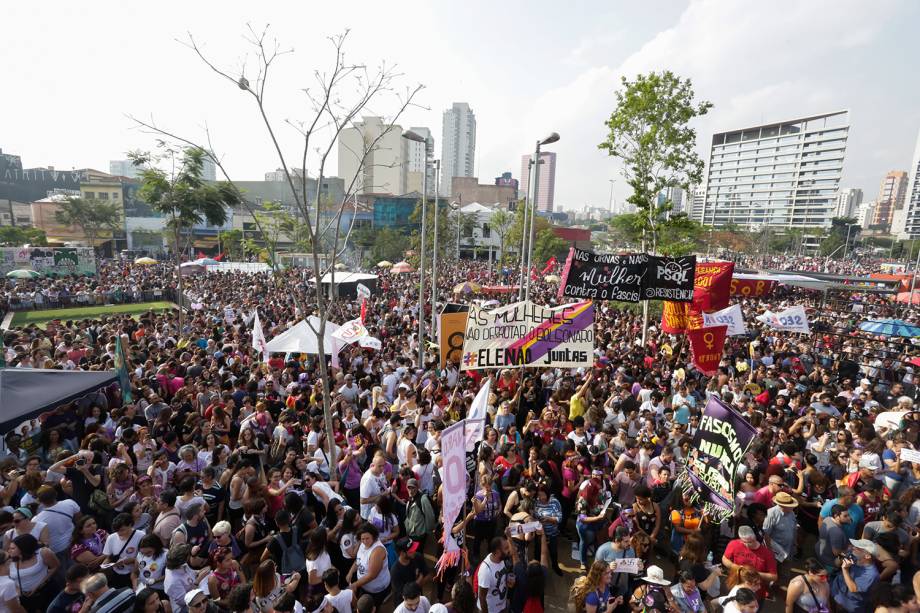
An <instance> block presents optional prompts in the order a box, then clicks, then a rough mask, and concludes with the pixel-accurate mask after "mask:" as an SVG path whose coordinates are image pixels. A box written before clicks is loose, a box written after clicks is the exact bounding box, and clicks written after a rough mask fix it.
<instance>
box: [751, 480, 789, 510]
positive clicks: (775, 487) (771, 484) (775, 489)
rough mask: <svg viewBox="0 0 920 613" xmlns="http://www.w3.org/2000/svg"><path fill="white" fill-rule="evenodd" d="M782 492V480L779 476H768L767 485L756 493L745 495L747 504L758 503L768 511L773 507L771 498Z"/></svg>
mask: <svg viewBox="0 0 920 613" xmlns="http://www.w3.org/2000/svg"><path fill="white" fill-rule="evenodd" d="M781 491H783V478H782V477H780V476H779V475H770V480H769V481H768V482H767V485H765V486H763V487H762V488H760V489H759V490H757V491H756V492H753V493H751V494H747V495H746V496H747V498H748V503H751V502H759V503H760V504H762V505H763V506H765V507H767V508H768V509H769V508H770V507H772V506H773V504H774V503H773V497H774V496H776V495H777V494H778V493H779V492H781Z"/></svg>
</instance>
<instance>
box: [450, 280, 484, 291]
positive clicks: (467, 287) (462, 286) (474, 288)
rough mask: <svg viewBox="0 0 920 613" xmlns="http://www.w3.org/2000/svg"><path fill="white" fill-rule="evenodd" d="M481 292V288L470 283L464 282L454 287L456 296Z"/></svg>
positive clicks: (476, 284)
mask: <svg viewBox="0 0 920 613" xmlns="http://www.w3.org/2000/svg"><path fill="white" fill-rule="evenodd" d="M481 291H482V286H481V285H479V284H478V283H473V282H472V281H464V282H463V283H458V284H457V285H456V286H454V293H457V294H478V293H479V292H481Z"/></svg>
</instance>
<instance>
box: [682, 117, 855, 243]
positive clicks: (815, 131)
mask: <svg viewBox="0 0 920 613" xmlns="http://www.w3.org/2000/svg"><path fill="white" fill-rule="evenodd" d="M849 129H850V127H849V111H838V112H835V113H827V114H823V115H813V116H810V117H802V118H799V119H792V120H790V121H783V122H779V123H769V124H764V125H758V126H752V127H749V128H743V129H741V130H731V131H728V132H720V133H718V134H714V135H713V137H712V145H711V149H710V154H709V169H708V174H707V179H706V202H705V204H704V206H703V207H702V210H700V211H697V213H698V214H697V215H696V216H695V217H694V219H696V220H697V221H700V222H702V223H704V224H707V225H713V226H724V225H726V224H737V225H739V226H744V227H748V228H754V227H762V226H774V227H782V228H808V227H823V228H829V227H830V225H831V219H833V217H834V212H835V210H836V207H837V190H838V188H839V185H840V175H841V172H842V171H843V161H844V157H845V154H846V145H847V134H848V132H849Z"/></svg>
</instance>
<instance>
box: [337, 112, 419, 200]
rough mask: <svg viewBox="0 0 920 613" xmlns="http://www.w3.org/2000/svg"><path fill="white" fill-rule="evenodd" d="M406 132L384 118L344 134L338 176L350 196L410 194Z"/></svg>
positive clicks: (365, 122)
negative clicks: (407, 192) (408, 189)
mask: <svg viewBox="0 0 920 613" xmlns="http://www.w3.org/2000/svg"><path fill="white" fill-rule="evenodd" d="M388 128H389V129H388ZM402 132H403V129H402V126H398V125H395V124H394V125H392V126H388V124H386V123H384V121H383V119H382V118H380V117H364V118H362V120H361V121H356V122H354V124H353V125H352V127H350V128H346V129H344V130H342V133H341V134H340V135H339V172H338V176H339V177H340V178H341V179H342V180H343V181H344V182H345V192H346V194H352V193H355V194H396V195H399V194H405V193H406V167H407V163H406V160H407V152H408V149H409V148H408V140H407V139H405V138H403V137H402ZM381 135H382V137H381ZM378 137H379V140H377V139H378ZM375 142H376V144H374V145H373V148H371V146H372V143H375ZM365 153H367V155H366V156H365ZM362 160H363V163H362ZM352 181H354V186H353V187H352Z"/></svg>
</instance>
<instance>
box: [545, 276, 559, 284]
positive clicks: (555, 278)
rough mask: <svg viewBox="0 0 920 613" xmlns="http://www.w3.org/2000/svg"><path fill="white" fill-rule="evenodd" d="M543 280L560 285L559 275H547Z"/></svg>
mask: <svg viewBox="0 0 920 613" xmlns="http://www.w3.org/2000/svg"><path fill="white" fill-rule="evenodd" d="M543 280H544V281H546V282H547V283H559V281H560V279H559V275H546V276H545V277H543Z"/></svg>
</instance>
